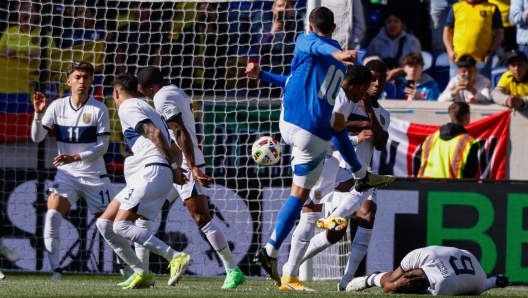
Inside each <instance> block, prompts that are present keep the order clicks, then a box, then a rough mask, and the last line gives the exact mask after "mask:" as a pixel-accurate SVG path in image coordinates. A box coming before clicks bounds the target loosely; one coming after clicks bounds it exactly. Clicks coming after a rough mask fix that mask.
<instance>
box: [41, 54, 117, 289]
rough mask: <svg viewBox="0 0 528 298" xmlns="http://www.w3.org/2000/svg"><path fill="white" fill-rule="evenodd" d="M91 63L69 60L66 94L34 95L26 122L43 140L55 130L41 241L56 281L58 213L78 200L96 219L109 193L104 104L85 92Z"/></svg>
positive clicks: (58, 268)
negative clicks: (30, 120)
mask: <svg viewBox="0 0 528 298" xmlns="http://www.w3.org/2000/svg"><path fill="white" fill-rule="evenodd" d="M93 74H94V67H93V65H92V64H91V63H88V62H85V61H75V60H74V61H73V62H72V63H71V64H70V65H69V66H68V71H67V73H66V75H67V79H66V83H67V84H68V86H70V87H71V95H70V96H67V97H63V98H60V99H57V100H55V101H54V102H52V103H51V104H50V105H49V107H48V104H47V102H46V96H45V95H44V94H42V93H40V92H37V93H36V94H35V99H34V102H33V106H34V108H35V118H34V120H33V123H32V124H31V139H32V140H33V141H34V142H41V141H43V140H44V138H45V137H46V135H47V134H48V132H49V131H50V130H51V129H52V128H55V138H56V139H57V147H58V149H59V155H58V156H57V157H55V159H54V160H53V165H54V166H56V167H57V175H55V180H54V181H53V184H51V186H50V187H49V189H48V192H49V196H48V202H47V207H48V212H47V213H46V222H45V225H44V245H45V246H46V252H47V254H48V258H49V263H50V266H51V270H52V273H51V276H50V279H51V280H60V279H62V268H61V266H60V227H61V222H62V217H63V216H64V215H65V214H66V212H68V210H70V207H71V206H72V205H73V204H75V202H77V200H79V199H80V198H83V199H84V200H85V201H86V204H87V205H88V209H89V210H90V213H92V214H93V215H94V216H95V217H96V218H97V217H99V216H100V215H101V214H102V213H103V212H104V211H105V209H106V207H107V206H108V203H110V199H111V198H112V197H113V196H114V192H113V189H114V188H113V187H112V184H111V182H110V179H109V178H108V175H107V174H106V167H105V162H104V160H103V155H104V154H105V153H106V150H107V149H108V142H109V137H110V120H109V116H108V109H107V108H106V106H105V105H104V104H103V103H102V102H99V101H97V100H95V99H94V98H93V97H90V95H89V90H90V87H91V86H92V82H93Z"/></svg>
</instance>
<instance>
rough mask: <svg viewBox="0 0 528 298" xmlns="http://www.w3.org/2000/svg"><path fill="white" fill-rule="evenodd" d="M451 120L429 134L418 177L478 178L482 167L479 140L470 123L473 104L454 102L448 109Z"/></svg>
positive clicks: (424, 144)
mask: <svg viewBox="0 0 528 298" xmlns="http://www.w3.org/2000/svg"><path fill="white" fill-rule="evenodd" d="M448 112H449V117H450V118H451V122H450V123H447V124H445V125H443V126H442V127H441V128H440V130H438V131H437V132H435V133H433V134H432V135H430V136H428V137H427V139H425V142H424V143H423V144H422V155H421V159H422V160H421V167H420V171H419V172H418V178H436V179H447V178H452V179H460V178H476V177H477V174H478V170H479V162H478V151H479V147H480V145H479V142H477V141H476V140H475V139H474V138H473V137H471V136H470V135H469V134H468V132H467V130H466V128H465V127H466V126H467V125H468V124H469V122H470V119H471V112H470V110H469V105H468V104H467V103H465V102H454V103H453V104H451V105H450V106H449V109H448Z"/></svg>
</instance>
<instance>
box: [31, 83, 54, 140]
mask: <svg viewBox="0 0 528 298" xmlns="http://www.w3.org/2000/svg"><path fill="white" fill-rule="evenodd" d="M46 105H47V104H46V96H45V95H44V94H42V93H40V92H36V93H35V96H34V100H33V108H34V109H35V116H34V118H33V122H32V123H31V140H33V142H36V143H39V142H42V140H44V138H45V137H46V135H47V134H48V132H49V129H50V128H49V127H44V125H43V124H42V119H43V117H44V112H45V111H46Z"/></svg>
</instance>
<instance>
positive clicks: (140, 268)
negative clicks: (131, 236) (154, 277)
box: [96, 218, 149, 274]
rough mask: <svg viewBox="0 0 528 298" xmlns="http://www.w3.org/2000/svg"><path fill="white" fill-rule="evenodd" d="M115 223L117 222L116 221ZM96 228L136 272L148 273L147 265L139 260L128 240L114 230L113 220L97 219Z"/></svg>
mask: <svg viewBox="0 0 528 298" xmlns="http://www.w3.org/2000/svg"><path fill="white" fill-rule="evenodd" d="M116 224H117V223H116ZM96 225H97V229H98V230H99V232H100V233H101V235H103V238H104V239H105V240H106V242H108V244H109V245H110V247H112V249H113V250H114V251H115V253H116V254H117V255H118V256H119V257H120V258H121V259H123V261H125V262H126V263H127V264H128V265H129V266H130V268H132V269H134V271H135V272H136V273H138V274H149V270H148V267H147V266H146V265H145V264H143V263H142V262H141V260H140V259H139V258H138V257H137V256H136V253H135V252H134V250H133V249H132V247H130V242H129V241H128V240H127V239H125V238H124V237H123V236H121V235H118V234H117V233H115V232H114V222H113V221H111V220H108V219H101V218H99V219H97V222H96Z"/></svg>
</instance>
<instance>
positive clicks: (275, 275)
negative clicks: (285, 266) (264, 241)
mask: <svg viewBox="0 0 528 298" xmlns="http://www.w3.org/2000/svg"><path fill="white" fill-rule="evenodd" d="M253 262H255V263H257V265H259V266H260V267H262V269H264V271H265V272H266V274H267V275H268V277H269V278H271V279H272V280H273V282H274V283H275V284H276V285H277V287H280V286H281V278H280V275H279V271H277V259H276V258H272V257H270V256H268V253H267V252H266V249H265V248H261V249H259V250H258V251H257V253H256V254H255V258H254V259H253Z"/></svg>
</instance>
